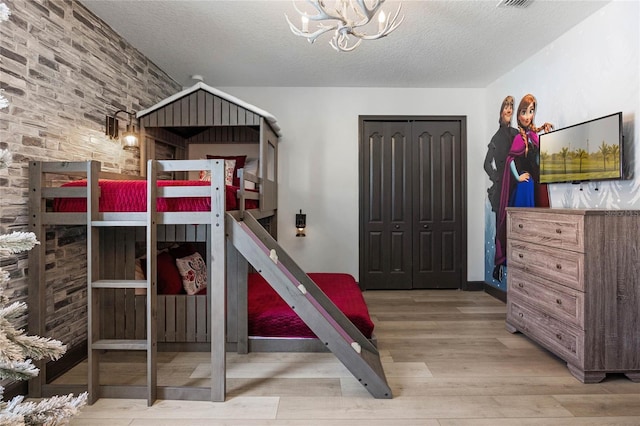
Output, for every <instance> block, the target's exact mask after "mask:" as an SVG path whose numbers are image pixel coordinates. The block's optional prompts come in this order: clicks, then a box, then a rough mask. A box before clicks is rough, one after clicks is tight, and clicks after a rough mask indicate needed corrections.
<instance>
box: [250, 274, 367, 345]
mask: <svg viewBox="0 0 640 426" xmlns="http://www.w3.org/2000/svg"><path fill="white" fill-rule="evenodd" d="M308 275H309V278H311V279H312V280H313V281H314V282H315V283H316V284H317V285H318V287H319V288H320V289H321V290H322V291H323V292H324V293H325V294H326V295H327V297H328V298H329V299H331V301H332V302H333V303H334V304H335V305H336V307H337V308H338V309H340V311H342V313H344V314H345V316H346V317H347V318H349V320H351V322H352V323H353V325H355V326H356V327H357V328H358V329H359V330H360V332H361V333H362V334H363V335H364V336H365V337H367V338H371V337H372V334H373V327H374V324H373V321H372V320H371V317H370V316H369V310H368V308H367V304H366V303H365V301H364V297H363V296H362V292H361V291H360V287H358V283H357V282H356V281H355V279H354V278H353V277H352V276H351V275H349V274H340V273H310V274H308ZM248 286H249V288H248V290H249V291H248V310H249V314H248V321H249V324H248V328H249V336H260V337H297V338H306V337H316V335H315V334H314V333H313V332H312V331H311V329H309V327H308V326H307V325H306V324H305V323H304V322H303V321H302V319H300V317H299V316H298V314H296V313H295V312H294V310H293V309H291V307H290V306H289V305H288V304H287V303H286V302H285V301H284V300H283V299H282V298H281V297H280V296H279V295H278V294H277V293H276V291H275V290H274V289H273V288H272V287H271V286H270V285H269V283H268V282H267V281H266V280H265V279H264V278H263V277H262V276H261V275H260V274H257V273H252V274H249V280H248Z"/></svg>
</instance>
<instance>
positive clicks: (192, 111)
mask: <svg viewBox="0 0 640 426" xmlns="http://www.w3.org/2000/svg"><path fill="white" fill-rule="evenodd" d="M136 117H137V118H138V120H140V123H141V125H143V126H144V127H205V126H252V125H255V126H259V125H260V117H262V118H264V119H265V120H266V121H267V122H268V123H269V125H270V126H271V128H272V129H273V131H274V132H276V134H277V135H278V136H280V126H278V123H277V120H276V118H275V117H274V116H273V115H271V114H269V113H268V112H267V111H265V110H263V109H260V108H258V107H256V106H254V105H251V104H249V103H247V102H244V101H242V100H240V99H238V98H236V97H235V96H232V95H229V94H228V93H225V92H223V91H222V90H218V89H216V88H214V87H211V86H208V85H206V84H204V83H202V82H198V83H196V84H195V85H193V86H192V87H189V88H187V89H184V90H182V91H180V92H178V93H176V94H175V95H172V96H169V97H168V98H165V99H164V100H162V101H160V102H158V103H157V104H155V105H153V106H152V107H150V108H147V109H145V110H142V111H140V112H138V113H137V114H136Z"/></svg>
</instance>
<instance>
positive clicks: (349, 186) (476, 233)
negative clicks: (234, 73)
mask: <svg viewBox="0 0 640 426" xmlns="http://www.w3.org/2000/svg"><path fill="white" fill-rule="evenodd" d="M220 89H221V90H223V91H225V92H227V93H229V94H232V95H234V96H237V97H239V98H240V99H242V100H244V101H247V102H249V103H252V104H254V105H256V106H258V107H260V108H262V109H264V110H266V111H268V112H269V113H271V114H273V115H275V116H276V118H277V119H278V124H279V125H280V126H281V128H282V138H281V143H280V152H279V176H278V177H279V194H278V198H279V200H278V203H279V206H278V209H279V210H278V214H279V220H278V239H279V241H280V243H281V244H282V246H283V247H284V249H285V250H286V251H287V252H288V253H289V254H290V255H291V256H292V257H293V258H294V259H295V260H296V261H297V262H298V263H299V264H300V266H301V267H302V268H303V269H304V270H305V271H309V272H315V271H318V272H326V271H334V272H346V273H350V274H352V275H354V276H355V277H356V278H358V262H359V258H358V256H359V254H358V242H359V241H358V116H359V115H464V116H467V154H468V160H467V161H468V169H467V185H468V187H467V192H468V195H469V196H468V205H469V208H468V210H469V212H470V214H469V218H468V247H467V251H468V279H469V280H472V281H481V280H482V279H483V257H482V245H483V239H484V234H483V232H484V227H483V217H482V216H481V215H478V214H473V212H474V211H476V212H477V211H481V210H479V209H478V208H477V207H478V206H482V202H483V194H484V193H485V188H484V180H483V179H478V176H481V174H482V173H484V171H483V170H482V161H481V160H480V161H478V158H480V157H483V156H484V149H485V147H486V143H485V142H484V139H482V138H481V139H479V138H478V136H477V135H484V134H486V133H487V129H486V123H485V119H484V117H485V115H486V114H485V111H484V107H483V106H484V105H485V104H486V102H485V98H484V96H485V95H484V93H485V90H484V89H373V88H371V89H367V88H347V89H345V88H251V87H223V88H220ZM300 209H302V210H303V212H304V213H306V214H307V228H306V231H307V232H306V233H307V237H306V238H296V237H295V228H294V223H295V222H294V221H295V217H294V216H295V213H297V212H299V210H300Z"/></svg>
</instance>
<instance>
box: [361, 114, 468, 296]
mask: <svg viewBox="0 0 640 426" xmlns="http://www.w3.org/2000/svg"><path fill="white" fill-rule="evenodd" d="M463 126H464V120H463V119H462V118H460V117H453V118H451V119H447V118H445V117H436V118H434V119H404V120H402V119H397V120H392V119H389V120H386V119H384V117H383V118H381V119H371V120H368V119H364V120H362V121H361V128H360V136H361V138H360V144H361V145H360V161H361V170H360V179H361V180H360V283H361V286H362V287H363V288H364V289H390V290H392V289H425V288H461V287H462V285H463V280H464V278H465V277H464V275H465V271H466V269H465V262H466V256H465V253H466V237H465V229H466V227H465V221H466V214H465V207H464V206H465V197H466V195H465V190H464V188H465V183H464V176H465V173H464V164H465V161H464V155H465V150H464V146H465V143H464V140H463V138H464V128H463Z"/></svg>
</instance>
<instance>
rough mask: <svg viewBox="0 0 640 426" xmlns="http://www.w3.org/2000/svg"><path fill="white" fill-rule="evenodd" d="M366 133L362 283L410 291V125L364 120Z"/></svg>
mask: <svg viewBox="0 0 640 426" xmlns="http://www.w3.org/2000/svg"><path fill="white" fill-rule="evenodd" d="M362 132H363V135H362V147H361V148H362V152H361V155H363V157H362V158H363V159H364V161H363V163H364V164H363V170H362V173H361V179H362V180H363V182H362V184H363V186H362V187H363V188H365V189H364V190H363V191H362V193H361V220H362V223H361V230H362V234H361V241H362V244H361V247H360V250H361V253H360V261H361V268H360V270H361V275H363V274H364V276H361V278H360V282H361V283H364V285H365V286H366V288H367V289H410V288H411V286H412V280H413V277H412V275H413V271H412V248H411V246H412V236H411V222H412V210H411V192H412V178H411V123H409V122H407V121H365V122H364V125H363V128H362Z"/></svg>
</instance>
